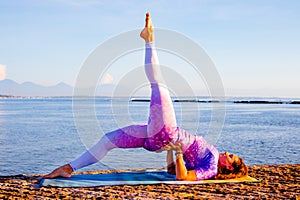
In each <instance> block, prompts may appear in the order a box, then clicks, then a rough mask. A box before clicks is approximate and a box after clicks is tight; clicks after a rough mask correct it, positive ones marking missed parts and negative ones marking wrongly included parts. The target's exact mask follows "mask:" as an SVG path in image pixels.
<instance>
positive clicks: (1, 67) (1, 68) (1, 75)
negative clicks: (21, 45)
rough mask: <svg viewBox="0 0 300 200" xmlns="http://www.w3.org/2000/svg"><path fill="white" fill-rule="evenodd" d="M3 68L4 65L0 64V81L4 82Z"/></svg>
mask: <svg viewBox="0 0 300 200" xmlns="http://www.w3.org/2000/svg"><path fill="white" fill-rule="evenodd" d="M5 68H6V67H5V65H1V64H0V81H1V80H4V79H5V77H6V73H5Z"/></svg>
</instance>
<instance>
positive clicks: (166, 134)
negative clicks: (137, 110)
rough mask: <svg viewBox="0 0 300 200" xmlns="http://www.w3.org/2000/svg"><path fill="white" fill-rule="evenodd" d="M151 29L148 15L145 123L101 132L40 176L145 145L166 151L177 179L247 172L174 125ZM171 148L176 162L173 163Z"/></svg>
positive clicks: (236, 161)
mask: <svg viewBox="0 0 300 200" xmlns="http://www.w3.org/2000/svg"><path fill="white" fill-rule="evenodd" d="M153 33H154V30H153V25H152V21H151V18H150V14H149V13H147V14H146V25H145V28H144V29H143V30H142V32H141V34H140V36H141V38H143V39H144V40H145V43H146V49H145V54H146V55H145V72H146V75H147V78H148V80H149V82H150V84H151V101H150V112H149V119H148V124H144V125H131V126H128V127H124V128H122V129H118V130H115V131H112V132H110V133H107V134H105V136H103V137H102V138H101V139H100V141H99V142H98V143H97V144H95V145H94V146H93V147H92V148H91V149H89V150H88V151H86V152H85V153H84V154H82V155H81V156H80V157H79V158H77V159H75V160H74V161H72V162H70V163H69V164H66V165H63V166H61V167H59V168H57V169H55V170H54V171H53V172H51V173H50V174H48V175H45V176H44V178H55V177H58V176H62V177H71V174H72V172H73V171H75V170H77V169H79V168H82V167H85V166H87V165H91V164H94V163H96V162H98V161H99V160H101V159H102V158H103V157H104V156H105V155H106V154H107V153H108V151H110V150H111V149H113V148H145V149H147V150H149V151H155V152H157V153H159V152H161V151H164V150H166V151H167V166H168V167H167V168H168V172H169V173H171V174H176V178H177V180H203V179H210V178H222V179H225V178H233V177H240V176H244V175H247V167H246V165H245V164H244V162H243V160H242V159H241V158H239V157H238V156H236V155H234V154H228V153H227V152H225V153H223V154H219V152H218V151H217V149H216V148H215V147H214V146H213V145H211V144H209V143H207V142H206V141H205V140H204V139H203V137H201V136H197V135H191V134H189V133H187V132H186V131H184V130H182V129H180V128H179V127H178V126H177V123H176V118H175V113H174V109H173V105H172V101H171V98H170V95H169V91H168V89H167V88H166V87H164V85H163V79H162V76H161V74H160V69H159V63H158V58H157V54H156V50H155V48H154V43H153V41H154V35H153ZM173 151H175V155H176V161H175V162H174V158H173Z"/></svg>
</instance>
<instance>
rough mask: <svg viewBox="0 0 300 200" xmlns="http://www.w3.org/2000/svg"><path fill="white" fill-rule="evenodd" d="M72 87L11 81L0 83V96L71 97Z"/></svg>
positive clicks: (60, 84) (63, 84) (6, 80)
mask: <svg viewBox="0 0 300 200" xmlns="http://www.w3.org/2000/svg"><path fill="white" fill-rule="evenodd" d="M72 94H73V87H71V86H69V85H67V84H65V83H59V84H57V85H53V86H42V85H38V84H35V83H32V82H24V83H22V84H19V83H17V82H15V81H13V80H10V79H5V80H2V81H0V95H12V96H71V95H72Z"/></svg>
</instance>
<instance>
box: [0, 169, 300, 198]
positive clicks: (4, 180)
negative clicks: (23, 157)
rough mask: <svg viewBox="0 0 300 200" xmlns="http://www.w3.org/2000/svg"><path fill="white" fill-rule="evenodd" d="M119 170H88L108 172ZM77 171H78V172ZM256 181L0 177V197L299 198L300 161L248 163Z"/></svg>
mask: <svg viewBox="0 0 300 200" xmlns="http://www.w3.org/2000/svg"><path fill="white" fill-rule="evenodd" d="M115 171H120V170H106V171H88V172H81V173H85V174H92V173H110V172H115ZM77 174H80V173H79V172H78V173H77ZM249 175H250V176H252V177H254V178H256V179H258V180H260V182H258V183H226V184H204V185H203V184H201V185H166V184H158V185H138V186H127V185H124V186H101V187H89V188H58V187H41V188H39V187H38V184H39V181H40V179H41V175H38V174H35V175H24V174H22V175H11V176H0V199H11V197H15V198H22V199H45V198H47V199H73V198H80V199H86V198H88V199H93V198H98V197H99V198H102V199H184V198H185V199H205V198H213V199H237V198H239V199H241V198H243V199H262V198H267V199H300V164H281V165H259V166H249Z"/></svg>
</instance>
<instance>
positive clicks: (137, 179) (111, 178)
mask: <svg viewBox="0 0 300 200" xmlns="http://www.w3.org/2000/svg"><path fill="white" fill-rule="evenodd" d="M237 182H258V180H257V179H255V178H252V177H250V176H246V177H242V178H236V179H227V180H201V181H177V180H176V178H175V175H171V174H168V173H167V172H166V171H154V170H151V171H149V170H145V171H134V172H120V173H109V174H78V175H72V177H71V178H55V179H42V180H41V182H40V186H41V187H42V186H56V187H94V186H107V185H109V186H113V185H150V184H208V183H237Z"/></svg>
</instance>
